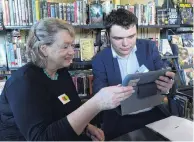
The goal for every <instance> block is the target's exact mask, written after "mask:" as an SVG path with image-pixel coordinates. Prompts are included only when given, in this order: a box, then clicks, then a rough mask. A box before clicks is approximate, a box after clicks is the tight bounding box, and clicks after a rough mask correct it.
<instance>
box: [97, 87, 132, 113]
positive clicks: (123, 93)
mask: <svg viewBox="0 0 194 142" xmlns="http://www.w3.org/2000/svg"><path fill="white" fill-rule="evenodd" d="M132 93H134V90H133V87H132V86H126V87H122V86H119V85H117V86H110V87H105V88H102V89H101V90H100V91H99V92H98V93H97V94H96V95H95V96H94V97H95V99H96V103H97V106H98V107H99V109H100V110H101V111H102V110H107V109H113V108H116V107H117V106H119V105H120V103H121V101H123V100H125V99H127V98H128V97H130V96H131V95H132Z"/></svg>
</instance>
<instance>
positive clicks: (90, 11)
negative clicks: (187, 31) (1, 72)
mask: <svg viewBox="0 0 194 142" xmlns="http://www.w3.org/2000/svg"><path fill="white" fill-rule="evenodd" d="M0 5H1V6H0V25H2V23H3V25H4V26H26V25H33V24H34V23H36V22H37V21H39V20H40V19H42V18H45V17H54V18H59V19H62V20H65V21H67V22H69V23H72V24H75V25H86V24H93V23H102V22H103V18H104V15H107V14H109V13H110V12H111V11H112V10H113V9H118V8H124V9H127V10H129V11H131V12H133V13H134V14H135V15H136V16H137V18H138V25H155V24H158V25H167V24H178V22H179V21H178V19H179V17H178V11H180V15H181V18H182V24H193V20H192V19H193V18H192V17H193V8H192V5H191V4H188V3H186V4H183V3H181V4H180V5H179V9H178V8H168V9H167V8H161V7H156V4H155V2H154V1H149V2H148V4H147V5H143V4H135V5H129V4H127V5H115V4H114V3H112V2H111V1H110V0H109V1H105V2H103V3H102V4H101V3H90V2H89V1H88V0H76V1H72V2H67V1H66V0H61V1H58V0H52V1H51V0H1V1H0ZM1 15H3V16H2V17H3V19H2V17H1Z"/></svg>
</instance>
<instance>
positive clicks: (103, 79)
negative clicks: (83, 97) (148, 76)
mask: <svg viewBox="0 0 194 142" xmlns="http://www.w3.org/2000/svg"><path fill="white" fill-rule="evenodd" d="M136 47H137V51H136V56H137V60H138V62H139V66H141V65H145V66H146V67H147V68H148V69H149V70H150V71H153V70H159V69H161V68H162V67H163V62H162V60H161V57H160V55H159V52H158V49H157V47H156V45H155V43H154V42H153V41H149V40H143V39H139V40H137V42H136ZM92 67H93V75H94V82H93V91H94V93H96V92H98V91H99V90H100V89H101V88H103V87H105V86H112V85H118V84H121V83H122V79H121V73H120V69H119V64H118V61H117V59H116V58H113V55H112V51H111V48H110V47H107V48H105V49H104V50H103V51H101V52H99V53H98V54H97V55H96V56H95V57H94V59H93V61H92ZM164 117H166V116H165V115H164V113H162V111H161V110H160V109H159V108H158V107H155V108H153V109H152V110H150V111H148V112H142V113H139V114H135V115H127V116H120V115H119V114H118V113H117V112H116V111H115V110H108V111H104V112H103V130H104V132H105V136H106V140H110V139H112V138H115V137H118V136H120V135H122V134H125V133H127V132H130V131H133V130H135V129H139V128H141V127H143V126H145V125H146V124H148V123H151V122H154V121H156V120H160V119H162V118H164Z"/></svg>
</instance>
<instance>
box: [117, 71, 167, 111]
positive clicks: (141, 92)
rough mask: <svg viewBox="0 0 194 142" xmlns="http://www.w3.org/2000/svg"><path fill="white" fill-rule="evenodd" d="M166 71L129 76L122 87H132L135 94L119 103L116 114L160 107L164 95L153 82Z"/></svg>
mask: <svg viewBox="0 0 194 142" xmlns="http://www.w3.org/2000/svg"><path fill="white" fill-rule="evenodd" d="M166 71H169V69H168V70H158V71H150V72H147V73H137V74H129V75H127V76H126V77H125V79H124V80H123V82H122V85H123V86H127V85H131V86H134V89H135V92H134V93H133V94H132V95H131V96H130V97H129V98H127V99H126V100H124V101H122V102H121V106H120V108H119V107H118V108H117V112H118V113H120V114H121V115H126V114H130V113H132V112H136V111H139V110H143V109H146V108H150V107H154V106H157V105H160V104H161V103H162V101H163V99H164V97H165V96H164V95H161V94H162V93H161V92H160V91H159V90H158V89H157V86H156V83H155V80H157V79H158V78H159V76H164V75H165V73H166Z"/></svg>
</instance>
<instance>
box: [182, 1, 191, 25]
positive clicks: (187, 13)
mask: <svg viewBox="0 0 194 142" xmlns="http://www.w3.org/2000/svg"><path fill="white" fill-rule="evenodd" d="M179 12H180V15H181V23H182V24H193V7H192V5H191V4H190V3H180V5H179Z"/></svg>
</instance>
